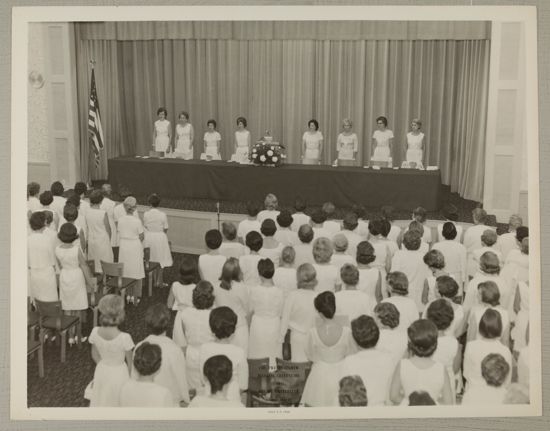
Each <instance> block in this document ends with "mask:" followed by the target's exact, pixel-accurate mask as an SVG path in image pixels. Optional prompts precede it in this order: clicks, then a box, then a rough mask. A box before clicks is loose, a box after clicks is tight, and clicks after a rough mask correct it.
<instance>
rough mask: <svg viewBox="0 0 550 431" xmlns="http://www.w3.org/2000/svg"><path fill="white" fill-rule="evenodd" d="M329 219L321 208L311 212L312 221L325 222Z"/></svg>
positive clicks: (316, 222)
mask: <svg viewBox="0 0 550 431" xmlns="http://www.w3.org/2000/svg"><path fill="white" fill-rule="evenodd" d="M326 220H327V215H326V214H325V213H324V212H323V210H321V209H316V210H315V211H313V213H312V214H311V221H312V222H313V223H315V224H323V223H324V222H325V221H326Z"/></svg>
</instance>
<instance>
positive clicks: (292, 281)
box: [273, 266, 298, 298]
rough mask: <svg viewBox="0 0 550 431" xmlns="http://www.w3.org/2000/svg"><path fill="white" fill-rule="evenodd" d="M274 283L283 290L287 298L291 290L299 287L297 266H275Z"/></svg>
mask: <svg viewBox="0 0 550 431" xmlns="http://www.w3.org/2000/svg"><path fill="white" fill-rule="evenodd" d="M273 284H274V285H275V286H277V287H278V288H279V289H281V290H282V291H283V295H284V297H285V298H286V297H287V296H288V294H289V293H290V292H293V291H295V290H296V289H297V288H298V282H297V280H296V268H287V267H283V266H280V267H278V268H275V274H273Z"/></svg>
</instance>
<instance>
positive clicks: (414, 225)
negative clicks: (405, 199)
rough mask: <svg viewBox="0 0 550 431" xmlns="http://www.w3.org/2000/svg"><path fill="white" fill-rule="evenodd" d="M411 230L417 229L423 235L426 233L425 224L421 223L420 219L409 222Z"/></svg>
mask: <svg viewBox="0 0 550 431" xmlns="http://www.w3.org/2000/svg"><path fill="white" fill-rule="evenodd" d="M408 230H409V231H416V232H418V234H419V235H420V237H422V235H424V225H423V224H422V223H420V222H419V221H418V220H413V221H411V222H410V223H409V228H408Z"/></svg>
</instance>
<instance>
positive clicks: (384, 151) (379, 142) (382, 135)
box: [372, 129, 393, 162]
mask: <svg viewBox="0 0 550 431" xmlns="http://www.w3.org/2000/svg"><path fill="white" fill-rule="evenodd" d="M372 137H373V139H374V140H375V141H376V147H374V154H373V155H372V160H373V161H376V162H387V161H388V159H389V158H390V157H391V154H390V139H391V138H393V132H392V131H391V130H389V129H386V130H384V131H383V132H382V131H380V130H376V131H375V132H374V133H373V135H372Z"/></svg>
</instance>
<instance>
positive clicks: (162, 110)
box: [157, 106, 168, 117]
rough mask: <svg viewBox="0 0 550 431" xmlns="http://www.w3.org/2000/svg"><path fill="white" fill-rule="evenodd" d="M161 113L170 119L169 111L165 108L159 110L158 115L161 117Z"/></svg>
mask: <svg viewBox="0 0 550 431" xmlns="http://www.w3.org/2000/svg"><path fill="white" fill-rule="evenodd" d="M161 112H164V116H165V117H168V111H167V110H166V108H165V107H163V106H161V107H160V108H159V109H157V115H159V114H160V113H161Z"/></svg>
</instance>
